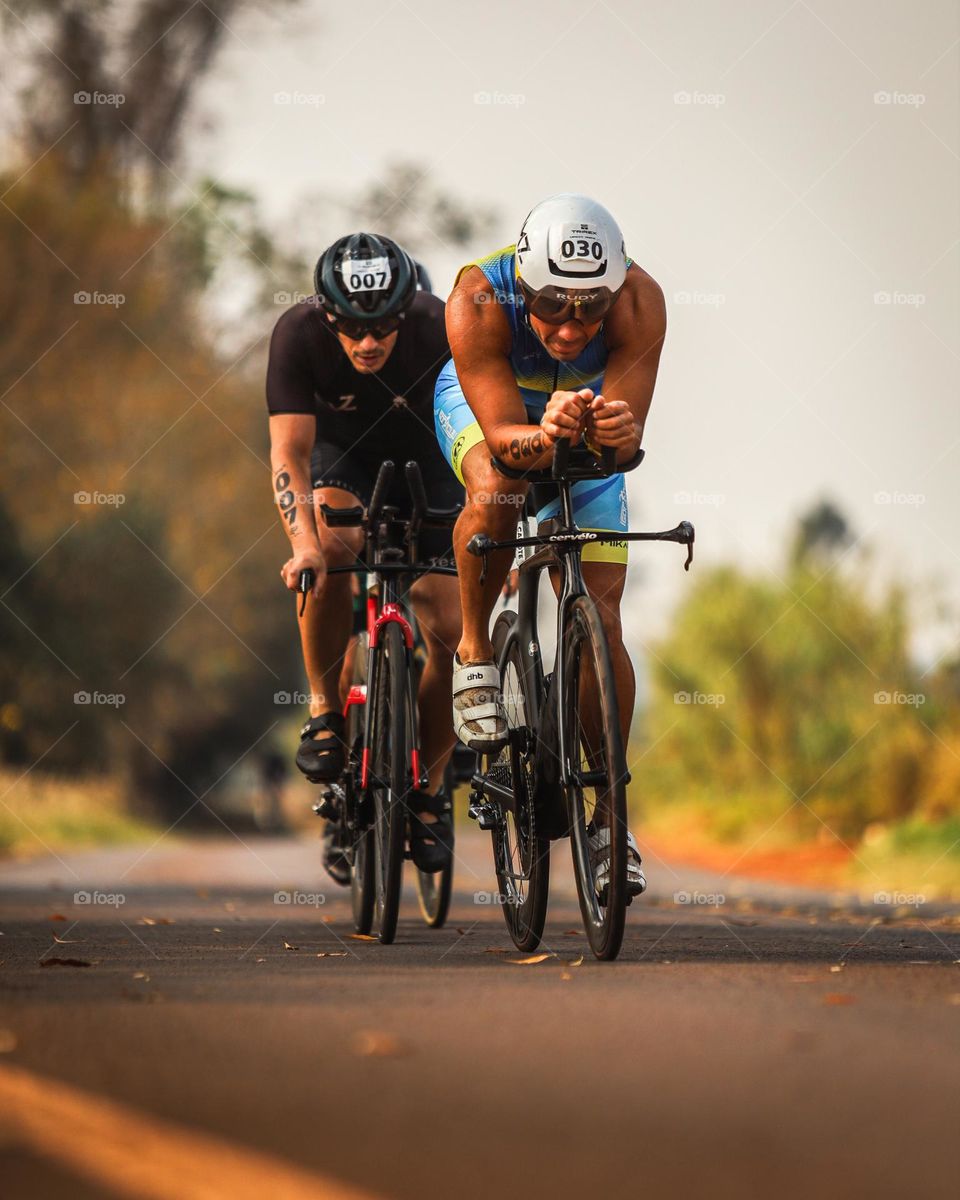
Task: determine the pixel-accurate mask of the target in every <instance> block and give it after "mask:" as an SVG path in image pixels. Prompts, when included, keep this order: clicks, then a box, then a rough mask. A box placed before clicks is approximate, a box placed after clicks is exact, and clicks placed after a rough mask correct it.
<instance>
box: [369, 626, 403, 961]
mask: <svg viewBox="0 0 960 1200" xmlns="http://www.w3.org/2000/svg"><path fill="white" fill-rule="evenodd" d="M379 658H380V661H379V663H378V670H377V684H376V691H377V695H376V699H375V704H376V708H375V709H374V730H373V739H372V740H373V747H372V750H373V753H372V759H373V773H374V783H373V806H374V824H373V848H374V882H375V885H376V914H377V932H378V934H379V937H380V941H381V942H383V943H384V944H389V943H390V942H392V941H393V939H394V938H395V937H396V934H397V917H398V916H399V912H400V887H401V883H402V881H403V848H404V841H405V840H406V825H407V808H406V792H407V764H408V762H409V760H410V747H409V744H408V739H409V732H408V729H407V648H406V645H405V643H404V640H403V634H402V633H401V631H400V627H399V625H396V624H394V623H393V622H389V623H387V624H386V625H385V626H384V628H383V630H382V631H381V633H380V656H379Z"/></svg>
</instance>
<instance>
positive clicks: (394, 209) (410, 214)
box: [350, 162, 493, 254]
mask: <svg viewBox="0 0 960 1200" xmlns="http://www.w3.org/2000/svg"><path fill="white" fill-rule="evenodd" d="M350 208H351V210H352V215H353V217H354V219H355V221H356V224H357V226H358V227H359V228H370V229H373V230H375V231H376V232H377V233H383V234H386V236H387V237H392V238H395V239H396V241H398V242H399V243H400V244H401V245H402V246H403V247H405V249H407V250H409V251H410V252H411V253H413V254H421V253H423V252H424V251H425V250H428V249H430V247H431V246H434V245H436V243H437V242H441V243H444V244H446V245H449V246H457V247H459V246H465V245H467V244H468V243H470V242H473V241H476V240H478V239H479V238H480V237H482V236H483V235H484V234H486V233H487V232H488V230H489V229H490V228H491V226H492V225H493V214H492V212H491V211H490V210H489V209H486V208H482V207H480V206H478V205H477V204H475V203H474V202H473V201H471V202H470V203H469V204H466V203H463V202H461V201H459V200H457V199H456V198H455V197H453V196H451V195H448V194H447V193H446V192H444V191H442V190H441V189H440V188H438V187H437V186H436V185H435V184H432V183H431V182H430V179H429V176H428V175H427V173H426V170H425V169H424V168H423V167H421V166H418V165H417V164H416V163H411V162H394V163H391V164H389V165H388V166H387V168H386V169H385V170H384V171H383V172H381V173H380V175H379V176H378V178H377V180H376V181H375V182H373V183H371V184H370V185H369V186H368V187H366V188H365V189H364V190H362V191H361V192H360V193H359V194H358V195H357V196H356V197H355V198H354V199H353V201H352V202H351V204H350Z"/></svg>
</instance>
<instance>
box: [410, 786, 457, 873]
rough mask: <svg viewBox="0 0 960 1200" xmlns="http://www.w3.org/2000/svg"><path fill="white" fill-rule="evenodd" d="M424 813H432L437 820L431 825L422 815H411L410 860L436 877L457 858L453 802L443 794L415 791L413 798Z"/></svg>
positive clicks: (411, 802)
mask: <svg viewBox="0 0 960 1200" xmlns="http://www.w3.org/2000/svg"><path fill="white" fill-rule="evenodd" d="M409 803H410V805H411V807H412V806H414V805H416V807H417V808H418V809H419V811H420V812H421V813H431V814H432V815H433V816H435V817H436V820H435V821H433V822H432V823H430V824H428V823H427V822H426V821H424V820H422V819H421V818H420V816H419V815H418V813H415V812H411V813H410V857H411V858H412V859H413V861H414V865H415V866H416V867H418V868H419V870H421V871H424V872H425V873H426V874H427V875H435V874H436V873H437V871H442V870H443V869H444V868H445V867H448V866H449V865H450V863H451V861H452V859H453V813H452V812H451V811H450V801H449V800H448V799H447V797H446V796H444V795H443V793H442V792H441V793H440V794H439V795H437V796H428V795H427V794H426V793H424V792H414V793H413V795H412V796H410V798H409Z"/></svg>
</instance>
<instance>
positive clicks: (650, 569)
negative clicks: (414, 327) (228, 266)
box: [194, 0, 960, 654]
mask: <svg viewBox="0 0 960 1200" xmlns="http://www.w3.org/2000/svg"><path fill="white" fill-rule="evenodd" d="M958 11H960V10H958V6H957V5H956V4H955V3H953V2H952V0H942V2H941V0H840V2H837V0H831V2H830V3H827V2H826V0H810V2H806V0H796V2H793V3H791V2H790V0H726V2H724V3H717V2H716V0H688V2H686V3H683V2H679V3H678V2H676V0H663V2H660V0H658V2H657V3H640V2H627V3H624V2H622V0H621V2H618V3H615V4H614V3H610V4H608V3H606V2H605V0H598V2H596V3H592V4H591V3H589V2H588V0H581V2H579V3H571V2H567V0H549V2H547V0H528V2H527V3H520V4H518V3H516V0H513V2H511V3H507V2H505V0H485V3H483V4H469V5H468V4H461V3H450V2H443V0H383V2H379V0H374V2H368V3H365V4H364V5H362V6H356V5H337V6H332V5H328V4H321V3H319V2H316V0H303V2H302V3H301V4H300V5H299V6H296V5H295V6H293V7H292V8H291V9H290V10H287V9H286V8H285V7H284V6H282V5H277V6H276V7H275V9H274V10H273V12H272V15H271V16H256V15H254V16H249V17H245V18H243V19H241V20H240V21H239V22H238V23H237V24H236V25H235V26H234V28H233V30H232V35H231V36H230V37H228V39H227V42H228V44H227V46H226V50H225V53H224V54H223V55H222V57H221V58H220V60H219V63H218V67H217V70H216V72H215V74H214V75H213V76H212V78H211V80H210V81H209V83H208V84H206V85H205V86H204V89H203V92H202V96H201V109H202V111H203V112H204V113H205V114H206V116H207V117H208V118H209V125H208V127H207V129H206V131H205V132H203V133H202V134H201V135H200V136H199V137H198V138H196V139H195V142H194V146H195V149H194V155H195V166H196V168H197V170H201V169H202V170H204V171H212V172H213V173H214V174H216V175H217V176H219V177H220V178H222V179H223V180H224V181H226V182H229V183H236V184H241V185H245V186H247V187H249V188H250V189H252V190H253V191H254V192H255V193H256V194H257V195H258V196H259V197H260V198H261V201H262V203H263V205H264V209H265V211H266V212H267V214H268V215H269V217H270V218H271V219H272V220H274V221H276V222H281V221H283V220H284V219H285V218H289V216H290V214H292V213H293V212H295V211H301V212H302V206H303V200H304V197H306V196H309V195H316V194H324V195H339V194H344V193H349V192H354V191H356V190H357V188H358V187H359V186H360V185H362V184H363V183H366V182H370V181H373V180H375V179H376V178H377V177H378V173H379V172H381V171H382V169H383V167H384V164H385V163H387V162H388V161H390V160H391V159H393V160H396V159H407V160H414V161H416V162H418V163H422V164H423V165H424V166H425V167H427V168H428V170H429V172H430V174H431V176H432V177H433V178H434V179H435V180H436V181H437V182H438V183H440V184H442V185H443V186H444V188H445V189H447V190H448V191H451V192H453V193H455V194H456V195H458V196H460V197H461V198H463V199H464V200H466V201H468V202H469V201H470V200H471V199H472V198H475V200H476V203H477V204H482V205H483V206H485V207H492V208H493V209H495V210H496V212H497V214H498V219H497V224H496V228H495V229H494V230H493V232H492V234H491V235H490V236H488V237H486V238H485V239H484V244H483V245H478V246H476V247H474V248H472V253H470V254H466V255H465V254H464V253H463V252H462V251H459V252H458V251H455V250H451V248H450V247H448V246H445V245H444V244H443V243H442V241H440V239H438V238H437V237H436V236H435V235H433V234H432V233H430V231H425V238H426V246H427V248H426V250H425V252H424V257H425V260H426V262H427V264H428V266H429V267H430V268H431V270H432V272H433V275H434V282H435V285H436V289H437V290H438V291H439V292H440V294H441V295H444V296H445V295H446V294H447V292H448V290H449V287H450V285H451V283H452V281H453V276H454V273H455V271H456V268H457V266H458V265H459V263H460V262H461V261H463V260H464V259H465V258H468V257H472V256H473V253H480V252H483V251H485V250H489V249H493V248H495V247H496V246H500V245H503V244H505V243H508V242H511V241H513V240H514V239H515V237H516V232H517V229H518V227H519V224H520V222H521V221H522V218H523V216H524V214H525V213H526V211H527V210H528V209H529V208H530V207H531V206H532V205H533V204H534V203H535V202H536V201H537V200H539V199H541V198H542V197H544V196H546V195H549V194H550V193H552V192H556V191H586V192H589V193H592V194H593V195H594V196H596V197H597V198H598V199H599V200H601V201H602V202H603V203H605V204H606V205H607V206H608V207H609V208H610V209H612V211H613V212H614V213H615V214H616V216H617V217H618V219H619V220H620V222H621V224H622V226H623V228H624V232H625V234H626V239H627V249H628V252H629V253H630V254H631V255H632V256H633V257H634V258H635V259H636V260H637V261H638V262H640V263H641V265H643V266H644V267H645V268H646V269H647V270H649V271H650V272H651V273H652V274H653V275H654V276H655V277H656V278H657V279H658V280H659V282H660V283H661V285H662V286H663V289H664V292H665V293H666V296H667V303H668V313H669V331H668V336H667V343H666V347H665V350H664V355H663V360H662V366H661V372H660V378H659V382H658V385H657V391H656V396H655V398H654V403H653V408H652V410H651V416H650V420H649V422H648V426H647V434H646V438H645V444H646V447H647V455H648V458H647V462H646V463H644V465H643V466H642V467H641V469H640V471H638V472H637V474H636V475H635V476H633V477H632V478H631V481H630V494H631V506H632V521H633V524H634V527H637V526H638V525H639V524H640V523H643V524H644V526H645V527H646V528H653V527H661V528H662V527H667V526H670V525H673V524H675V522H676V521H677V520H678V519H680V518H681V517H684V516H689V517H690V518H691V519H693V520H694V521H695V522H696V525H697V531H698V552H699V559H700V561H701V562H704V563H707V562H716V561H720V560H730V559H735V560H738V561H740V562H742V563H743V564H745V565H746V564H752V565H753V566H755V567H758V568H762V569H764V570H770V569H778V566H779V562H780V561H781V560H782V554H783V547H784V541H785V532H786V531H787V529H788V527H789V525H790V523H791V521H792V520H793V519H794V518H795V516H796V515H797V514H798V513H799V512H801V511H802V510H803V509H804V508H805V507H806V506H808V505H809V504H810V503H811V502H812V501H814V500H815V499H817V498H818V497H820V496H822V495H828V496H830V497H833V498H835V499H836V500H837V501H838V502H839V503H840V505H841V507H842V508H843V509H844V510H845V511H846V512H847V514H848V515H849V517H850V519H851V521H852V524H853V526H854V528H855V529H856V531H857V532H859V533H861V534H863V535H864V537H865V540H867V541H869V542H870V543H871V544H872V545H874V546H875V547H876V550H877V559H878V565H879V567H880V568H881V569H883V570H890V571H892V570H897V571H899V572H900V573H902V574H904V575H908V576H910V577H911V578H912V579H913V580H915V581H916V583H917V596H918V599H920V600H922V601H923V602H924V603H927V601H928V598H929V597H930V596H931V593H932V588H931V581H932V580H933V579H934V578H937V577H939V578H940V579H942V580H943V581H944V584H945V587H944V590H945V594H946V595H947V596H948V597H949V598H951V599H953V598H954V597H955V596H956V593H957V587H958V584H960V539H958V538H957V536H956V529H955V526H956V521H957V517H958V514H960V406H958V354H960V345H958V337H957V330H958V256H960V249H958V224H960V217H958V214H960V203H958V201H960V179H958V165H960V164H958V128H957V125H958V122H957V113H958V107H960V98H958V75H960V73H958V44H957V38H958V24H960V21H958ZM277 93H287V94H289V97H290V102H289V103H283V102H282V100H281V102H278V101H277V99H276V96H277ZM308 224H309V222H308ZM308 232H309V233H310V236H312V231H308ZM337 232H340V231H339V230H327V229H324V228H322V227H321V226H320V225H318V227H317V233H316V237H317V239H318V241H319V240H322V239H325V238H326V237H328V236H332V235H333V234H335V233H337ZM321 248H322V246H320V245H318V246H317V247H316V251H319V250H320V249H321ZM291 283H292V285H293V286H301V287H302V286H305V284H306V281H291ZM274 319H275V314H273V313H271V314H268V317H267V320H268V321H271V322H272V320H274ZM684 493H686V494H687V495H688V497H689V498H687V499H682V500H680V501H677V500H675V497H676V496H677V495H678V494H684ZM886 499H888V500H889V502H885V500H886ZM641 557H642V559H643V561H644V563H645V571H646V585H645V587H644V589H643V591H642V592H641V593H640V595H641V596H642V597H643V601H644V603H643V605H642V606H636V607H635V609H633V610H632V612H631V619H632V620H634V621H637V620H639V619H640V617H641V616H642V617H643V619H644V620H647V618H648V617H649V620H650V621H652V622H653V625H654V628H655V629H659V628H662V627H663V624H664V622H665V620H666V617H667V614H668V612H669V608H670V606H671V604H672V603H673V602H674V601H675V600H676V598H677V597H678V595H679V594H680V592H681V590H682V589H683V587H684V586H685V584H686V580H687V578H689V577H686V576H684V574H683V571H682V570H681V568H680V551H679V550H677V548H676V547H653V548H652V550H651V551H650V552H649V553H642V552H641V554H637V555H636V556H635V561H638V562H639V561H640V559H641ZM956 631H957V625H956V623H953V624H949V625H943V624H941V625H940V626H939V627H934V625H933V624H932V622H930V621H929V620H928V623H927V634H926V635H925V637H924V639H923V641H922V643H921V646H920V648H921V650H922V651H923V652H924V653H926V654H929V653H932V652H933V650H934V648H936V649H938V650H939V649H943V648H945V647H946V646H947V644H948V643H949V644H955V643H956Z"/></svg>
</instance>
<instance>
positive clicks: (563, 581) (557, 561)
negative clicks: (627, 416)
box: [469, 455, 694, 838]
mask: <svg viewBox="0 0 960 1200" xmlns="http://www.w3.org/2000/svg"><path fill="white" fill-rule="evenodd" d="M641 458H642V455H640V456H638V458H637V460H636V461H635V462H634V463H633V464H632V465H633V466H636V465H638V464H639V462H640V460H641ZM494 466H495V467H497V468H498V469H501V464H498V463H497V462H496V460H494ZM611 466H612V464H610V463H606V464H605V467H606V473H607V474H611V473H613V472H612V470H611ZM628 469H629V467H628ZM562 470H563V468H562V467H561V468H559V469H555V476H556V475H559V474H560V472H561V471H562ZM506 473H507V472H504V474H506ZM511 474H514V473H513V472H511ZM581 477H584V476H581ZM586 477H590V476H586ZM553 482H555V483H556V486H557V490H558V493H559V499H560V514H559V517H557V518H551V519H549V520H548V521H545V522H544V523H543V525H542V526H541V527H540V528H538V530H537V533H536V535H534V536H532V537H522V538H514V539H511V540H507V541H500V542H495V541H492V540H491V539H490V538H488V537H486V536H485V535H483V534H479V535H477V536H476V537H475V538H473V539H472V540H471V544H470V546H469V549H470V551H471V553H473V554H476V555H479V556H481V557H482V558H483V560H484V567H483V574H485V572H486V555H487V554H489V553H490V552H491V551H494V550H506V549H514V550H516V549H520V548H524V549H533V550H534V553H533V554H531V555H530V556H529V557H527V558H524V559H523V561H521V562H520V564H519V576H520V583H519V588H518V592H517V631H518V633H517V636H518V637H519V638H521V639H522V640H523V641H524V642H526V653H523V654H521V656H520V661H521V663H522V667H521V669H522V671H523V675H524V679H523V685H524V696H525V697H526V699H527V701H528V702H529V703H530V704H531V706H532V707H533V709H534V711H533V712H528V713H527V722H528V725H529V726H530V727H532V728H534V729H535V730H536V731H537V740H538V742H539V743H541V744H542V745H543V746H545V747H550V748H551V750H552V748H554V747H555V748H556V754H553V753H548V754H541V753H539V752H538V753H537V754H536V756H535V761H536V764H537V769H536V775H535V778H534V795H533V804H534V807H535V810H536V812H537V817H538V821H539V823H540V824H539V827H540V829H541V831H542V832H543V834H544V835H545V836H548V837H551V838H557V837H563V836H566V834H567V830H566V820H565V818H564V814H563V812H562V811H561V808H562V806H561V804H560V801H559V797H560V796H561V795H562V794H563V790H564V789H565V788H566V787H567V786H568V785H569V783H570V782H571V777H572V775H573V768H572V766H571V760H570V755H569V749H570V748H569V747H568V746H567V745H566V731H565V729H564V722H563V721H562V720H561V719H560V716H561V714H560V713H559V711H558V704H557V700H556V697H558V696H562V695H564V693H565V687H566V665H565V663H564V655H563V631H564V628H565V625H566V620H567V613H568V611H569V609H570V606H571V605H572V604H573V602H574V601H575V600H577V599H578V598H579V597H580V596H584V595H588V594H589V593H588V592H587V588H586V585H585V583H584V579H583V569H582V561H581V555H582V553H583V547H584V546H585V545H588V544H591V543H598V542H599V543H608V544H609V543H611V542H616V543H621V542H641V541H675V542H679V543H681V544H684V545H686V546H687V560H686V562H685V564H684V567H685V569H689V567H690V563H691V561H692V559H693V542H694V529H693V526H692V525H691V524H690V523H689V522H688V521H681V522H680V524H679V525H677V526H676V527H675V528H674V529H670V530H664V531H661V532H650V533H645V532H638V533H612V532H611V533H606V532H603V531H599V530H582V529H580V528H579V526H578V525H577V523H576V520H575V519H574V513H573V499H572V495H571V491H570V489H571V484H572V482H573V478H567V477H560V478H556V477H555V478H554V480H553ZM550 568H555V569H557V570H558V571H559V573H560V589H559V596H558V602H557V639H556V651H555V658H554V669H553V672H552V674H551V675H550V676H548V677H546V678H547V686H546V688H545V687H544V679H545V677H544V674H543V658H542V654H541V651H540V635H539V626H538V612H537V609H538V600H539V595H540V576H541V574H542V573H543V571H545V570H549V569H550ZM483 574H482V575H481V579H482V578H483ZM478 784H480V785H482V786H481V787H480V789H479V790H481V791H483V792H484V793H485V794H487V795H490V796H493V797H495V798H497V799H499V800H501V801H504V800H508V797H509V800H510V801H512V796H511V795H510V793H509V792H508V791H507V790H505V789H502V788H500V787H499V786H497V785H496V784H495V783H494V782H493V781H492V780H488V779H486V778H484V776H483V775H482V773H478V774H477V775H476V776H475V777H474V786H475V787H477V786H478Z"/></svg>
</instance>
